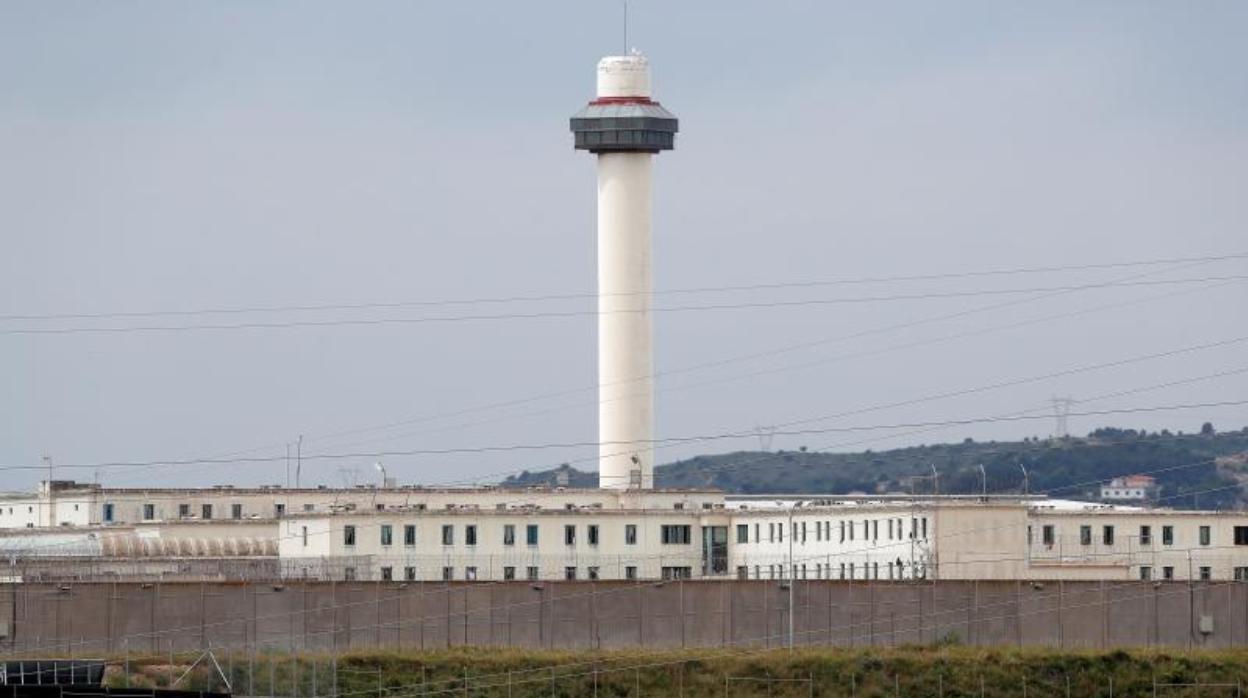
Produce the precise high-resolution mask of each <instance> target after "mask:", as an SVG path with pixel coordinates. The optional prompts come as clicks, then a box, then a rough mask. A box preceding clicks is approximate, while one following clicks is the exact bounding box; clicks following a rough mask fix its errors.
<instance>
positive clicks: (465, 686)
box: [464, 664, 468, 698]
mask: <svg viewBox="0 0 1248 698" xmlns="http://www.w3.org/2000/svg"><path fill="white" fill-rule="evenodd" d="M464 698H468V665H467V664H465V665H464Z"/></svg>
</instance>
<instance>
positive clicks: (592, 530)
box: [585, 524, 598, 579]
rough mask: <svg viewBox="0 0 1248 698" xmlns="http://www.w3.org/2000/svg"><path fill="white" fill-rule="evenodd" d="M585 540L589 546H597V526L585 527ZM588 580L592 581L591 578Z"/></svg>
mask: <svg viewBox="0 0 1248 698" xmlns="http://www.w3.org/2000/svg"><path fill="white" fill-rule="evenodd" d="M585 539H586V540H587V541H588V542H589V544H590V545H598V526H597V525H596V524H590V525H589V526H588V527H586V530H585ZM590 579H593V577H590Z"/></svg>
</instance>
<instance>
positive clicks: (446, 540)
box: [442, 524, 455, 545]
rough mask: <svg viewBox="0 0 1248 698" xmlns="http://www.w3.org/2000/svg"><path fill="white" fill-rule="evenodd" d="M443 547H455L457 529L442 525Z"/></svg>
mask: <svg viewBox="0 0 1248 698" xmlns="http://www.w3.org/2000/svg"><path fill="white" fill-rule="evenodd" d="M442 545H455V527H454V526H452V525H450V524H443V525H442Z"/></svg>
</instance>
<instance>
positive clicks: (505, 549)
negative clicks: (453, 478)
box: [279, 510, 727, 580]
mask: <svg viewBox="0 0 1248 698" xmlns="http://www.w3.org/2000/svg"><path fill="white" fill-rule="evenodd" d="M704 525H705V526H721V527H722V526H726V525H727V517H726V516H724V515H723V514H722V513H719V514H706V515H704V514H703V512H701V511H675V510H672V511H667V510H652V511H645V512H640V511H593V512H586V511H542V512H531V513H521V512H498V511H480V512H468V511H462V512H425V513H420V514H416V513H408V514H398V513H396V514H370V515H338V516H327V517H296V518H293V519H291V520H288V521H284V522H282V526H283V535H282V538H281V541H280V543H279V555H280V556H281V557H282V558H283V567H284V568H285V570H286V574H287V575H289V576H293V577H299V576H305V570H307V571H308V575H309V576H322V575H323V576H328V577H330V578H336V579H343V578H349V577H352V576H354V577H355V578H356V579H379V578H382V576H383V573H382V570H383V568H389V569H390V570H391V572H390V574H391V575H392V577H391V578H393V579H395V580H401V579H408V578H410V579H420V580H441V579H445V578H446V576H445V575H446V571H445V570H446V568H450V570H451V571H450V575H451V578H452V579H455V580H463V579H468V578H472V579H476V580H503V579H505V578H507V576H508V570H507V568H512V570H513V572H514V575H515V576H514V578H515V579H521V580H522V579H526V578H528V577H529V568H536V575H537V578H538V579H565V578H567V574H568V572H567V570H568V568H574V569H575V570H576V572H575V575H576V578H577V579H589V578H591V568H593V573H595V574H596V575H597V578H598V579H627V578H630V574H635V575H636V578H639V579H656V578H659V577H662V576H664V574H665V568H666V573H667V574H668V575H675V576H683V575H685V574H687V575H688V576H691V577H696V576H701V575H702V569H701V568H702V526H704ZM304 526H307V527H308V536H307V539H306V543H305V539H304V536H303V527H304ZM387 526H388V527H390V528H389V531H390V542H389V544H383V542H382V531H383V528H384V527H387ZM407 526H414V527H415V543H414V544H412V545H408V544H407V540H406V527H407ZM444 526H449V527H451V542H450V544H444V542H443V541H444V539H443V527H444ZM508 526H511V527H513V528H512V531H513V536H514V537H513V538H512V539H511V541H512V542H511V543H510V544H508V543H507V542H506V540H507V539H506V533H505V532H506V527H508ZM529 526H536V527H537V541H536V544H530V542H529V539H528V527H529ZM568 526H571V527H573V528H574V531H575V540H574V542H573V543H572V544H568V542H567V540H566V538H565V527H568ZM591 526H596V527H597V542H596V543H594V542H591V534H590V527H591ZM630 526H631V527H634V529H635V531H634V533H635V537H632V538H630V535H629V532H628V528H629V527H630ZM664 526H673V527H684V528H686V529H687V534H688V537H687V542H683V541H682V542H671V543H664V542H663V529H664ZM348 527H353V534H352V535H353V540H354V543H353V544H349V543H348V539H349V536H348V534H347V530H348ZM469 527H475V537H476V538H475V543H472V542H470V541H469V533H468V531H469ZM630 541H631V542H630ZM348 567H350V568H353V569H352V571H350V572H348V571H347V568H348ZM409 568H410V571H409ZM629 568H633V572H631V573H630V571H629ZM318 570H321V571H322V572H320V573H316V571H318ZM314 573H315V574H314Z"/></svg>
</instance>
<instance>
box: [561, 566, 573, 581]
mask: <svg viewBox="0 0 1248 698" xmlns="http://www.w3.org/2000/svg"><path fill="white" fill-rule="evenodd" d="M563 578H564V579H576V568H575V567H564V568H563Z"/></svg>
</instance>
